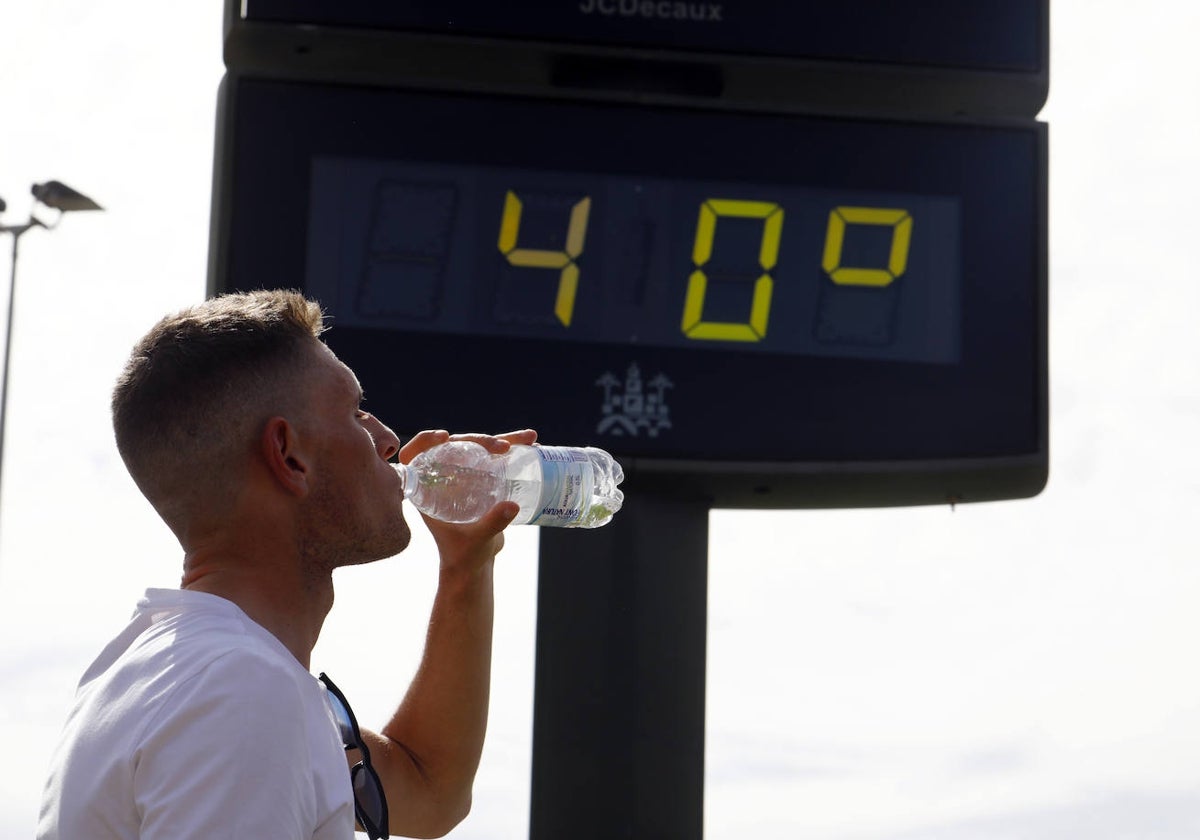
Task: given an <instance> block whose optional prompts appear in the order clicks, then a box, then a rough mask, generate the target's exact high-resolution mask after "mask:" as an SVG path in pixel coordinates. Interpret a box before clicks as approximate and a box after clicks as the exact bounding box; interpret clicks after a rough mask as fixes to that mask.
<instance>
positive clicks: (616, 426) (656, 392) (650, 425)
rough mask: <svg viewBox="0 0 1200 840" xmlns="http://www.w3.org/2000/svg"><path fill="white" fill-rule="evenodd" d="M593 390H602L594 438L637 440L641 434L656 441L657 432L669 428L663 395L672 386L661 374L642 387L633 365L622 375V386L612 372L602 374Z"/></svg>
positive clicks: (637, 371)
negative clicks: (624, 437) (595, 436)
mask: <svg viewBox="0 0 1200 840" xmlns="http://www.w3.org/2000/svg"><path fill="white" fill-rule="evenodd" d="M596 386H597V387H598V388H602V389H603V390H604V401H603V403H602V404H601V406H600V413H601V417H600V422H599V423H597V424H596V433H597V434H601V435H613V436H614V437H623V436H625V435H630V436H632V437H637V436H638V435H639V434H641V433H642V432H643V431H645V432H646V434H647V435H648V436H650V437H658V433H659V432H660V431H662V430H663V429H669V428H671V410H670V408H668V407H667V399H666V391H667V389H668V388H673V387H674V384H673V383H672V382H671V380H670V379H668V378H667V377H666V376H665V375H664V374H662V373H659V374H656V375H655V376H654V378H653V379H651V380H649V381H648V382H645V383H643V382H642V372H641V370H640V369H639V368H638V366H637V363H636V362H634V363H633V364H631V365H630V366H629V369H628V370H627V371H626V372H625V381H624V382H622V381H621V380H620V379H618V378H617V376H616V375H615V374H614V373H613V372H612V371H605V372H604V375H603V376H601V377H600V378H599V379H597V380H596Z"/></svg>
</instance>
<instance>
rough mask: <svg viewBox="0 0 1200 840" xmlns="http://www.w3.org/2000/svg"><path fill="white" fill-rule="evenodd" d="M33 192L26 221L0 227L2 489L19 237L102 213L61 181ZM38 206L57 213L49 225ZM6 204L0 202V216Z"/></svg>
mask: <svg viewBox="0 0 1200 840" xmlns="http://www.w3.org/2000/svg"><path fill="white" fill-rule="evenodd" d="M30 192H31V193H33V203H34V206H33V207H31V208H30V210H29V219H28V220H27V221H25V222H22V223H21V224H17V225H0V233H7V234H11V235H12V272H11V273H10V275H9V281H8V317H7V324H6V326H5V329H4V381H3V384H0V487H3V475H4V418H5V415H6V414H7V413H8V412H7V408H8V376H9V361H10V359H11V357H12V333H13V310H14V308H15V303H16V293H17V255H18V253H19V250H20V242H21V237H22V236H24V235H25V234H26V233H28V232H29V231H31V230H33V229H34V228H38V227H40V228H45V229H46V230H51V229H52V228H54V227H56V226H57V225H58V223H59V222H60V221H61V220H62V216H63V213H68V212H74V211H77V210H103V209H104V208H103V207H101V206H100V205H99V204H97V203H96V202H94V201H92V200H91V199H90V198H88V197H87V196H86V195H84V194H83V193H81V192H78V191H76V190H73V189H71V188H70V187H68V186H67V185H66V184H64V183H62V182H61V181H46V182H45V183H44V184H34V185H33V186H32V187H31V188H30ZM38 204H42V205H44V206H46V207H48V208H50V209H51V210H57V211H58V215H57V216H56V217H55V218H54V220H53V221H51V222H50V223H46V222H43V221H42V220H41V219H39V218H38V217H37V216H36V215H35V214H34V212H33V211H34V209H36V207H37V205H38ZM6 207H7V205H6V204H5V202H4V199H0V214H2V213H3V212H4V211H5V209H6Z"/></svg>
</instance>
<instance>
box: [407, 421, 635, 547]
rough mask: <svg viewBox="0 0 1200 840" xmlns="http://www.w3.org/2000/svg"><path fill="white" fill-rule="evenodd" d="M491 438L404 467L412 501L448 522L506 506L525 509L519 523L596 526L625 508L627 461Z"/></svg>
mask: <svg viewBox="0 0 1200 840" xmlns="http://www.w3.org/2000/svg"><path fill="white" fill-rule="evenodd" d="M483 437H485V436H459V437H457V438H454V439H449V440H447V442H445V443H440V444H438V445H435V446H433V447H432V448H429V449H426V450H423V451H421V452H420V454H418V455H416V456H415V457H413V458H412V460H411V462H410V463H407V464H398V465H397V470H398V471H399V472H400V475H401V478H402V479H403V481H404V494H405V498H407V499H408V500H409V501H411V502H412V503H413V504H414V505H415V506H416V507H417V509H418V510H420V511H421V512H423V513H425V514H426V515H428V516H431V517H433V518H435V519H439V520H442V521H444V522H458V523H462V522H474V521H476V520H478V519H479V518H480V517H481V516H483V515H484V514H486V513H487V512H488V511H490V510H491V509H492V508H494V507H495V505H496V504H498V503H499V502H501V501H504V500H506V499H507V500H512V501H515V502H517V503H518V504H519V505H520V511H519V512H518V513H517V515H516V517H515V518H514V519H513V520H512V521H513V524H526V523H529V524H534V525H549V526H556V527H567V528H596V527H599V526H600V525H603V524H604V523H606V522H608V521H609V520H610V519H611V518H612V516H613V514H614V513H615V512H616V511H617V510H619V509H620V507H621V503H622V501H623V499H624V494H623V493H622V492H621V491H620V490H619V489H618V488H617V485H618V484H620V482H621V481H622V479H623V478H624V473H623V471H622V470H621V466H620V464H618V463H616V462H615V461H614V460H613V459H612V456H610V455H609V454H608V453H607V452H605V451H603V450H601V449H596V448H594V447H560V446H533V445H532V440H530V441H529V443H524V442H521V440H523V439H513V438H512V437H508V436H506V438H505V439H506V440H508V441H509V443H511V444H512V445H511V446H510V447H509V448H508V449H507V451H500V450H502V449H504V447H503V446H492V447H490V448H489V447H488V446H486V445H484V443H485V441H483V440H480V438H483Z"/></svg>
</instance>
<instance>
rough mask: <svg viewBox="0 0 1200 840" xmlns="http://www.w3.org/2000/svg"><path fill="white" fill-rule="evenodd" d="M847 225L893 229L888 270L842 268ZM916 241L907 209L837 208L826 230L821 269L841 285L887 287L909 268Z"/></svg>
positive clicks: (832, 213) (854, 267)
mask: <svg viewBox="0 0 1200 840" xmlns="http://www.w3.org/2000/svg"><path fill="white" fill-rule="evenodd" d="M847 225H883V226H888V227H891V229H892V244H891V248H890V250H889V253H888V264H887V268H859V267H857V266H844V265H842V246H843V244H844V242H845V238H846V226H847ZM911 240H912V216H910V215H909V213H908V211H907V210H900V209H896V208H891V207H835V208H833V210H831V211H829V226H828V227H827V228H826V229H825V254H824V257H823V258H822V260H821V268H823V269H825V273H826V274H828V275H829V277H830V279H832V280H833V282H834V283H836V284H838V285H839V286H873V287H875V288H883V287H884V286H890V285H891V284H892V281H893V280H895V279H896V278H897V277H899V276H900V275H901V274H903V273H904V271H905V269H907V268H908V245H909V242H910V241H911Z"/></svg>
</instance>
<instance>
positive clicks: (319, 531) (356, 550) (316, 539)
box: [301, 485, 412, 575]
mask: <svg viewBox="0 0 1200 840" xmlns="http://www.w3.org/2000/svg"><path fill="white" fill-rule="evenodd" d="M307 507H308V510H307V511H306V516H305V518H304V522H303V524H302V526H301V555H302V556H303V558H304V563H305V566H306V567H307V568H309V569H311V570H312V571H313V572H315V573H319V574H323V575H327V574H331V573H332V572H333V570H334V569H336V568H339V567H341V566H357V565H362V564H364V563H374V562H376V561H378V560H384V559H387V558H388V557H394V556H395V555H397V554H399V553H400V552H402V551H404V549H406V548H408V545H409V542H410V541H411V540H412V531H411V529H410V528H409V526H408V522H407V521H405V518H404V511H403V509H402V508H401V507H400V504H399V502H398V501H397V504H396V511H395V514H394V515H393V516H390V517H388V516H386V515H382V514H378V511H379V510H380V509H381V507H382V506H381V505H377V506H375V508H374V511H373V512H376V516H375V517H371V516H369V515H367V512H366V511H363V510H361V509H359V510H355V509H354V508H353V506H352V505H351V504H350V503H348V502H347V497H346V496H344V495H342V494H339V493H337V491H336V490H335V489H334V488H330V487H329V486H328V485H322V489H321V490H319V491H318V492H317V493H316V494H315V495H314V497H313V498H312V499H311V500H310V504H309V505H308V506H307Z"/></svg>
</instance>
